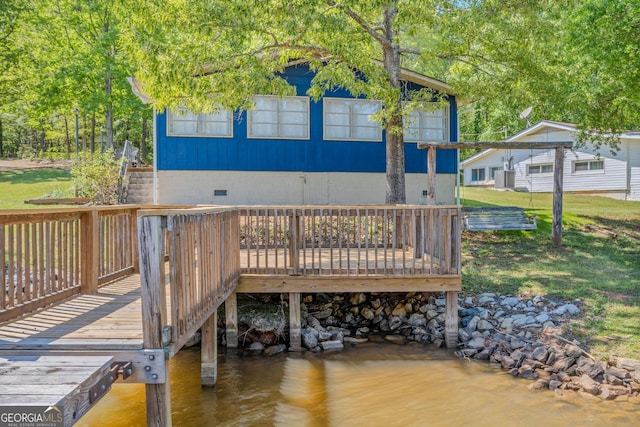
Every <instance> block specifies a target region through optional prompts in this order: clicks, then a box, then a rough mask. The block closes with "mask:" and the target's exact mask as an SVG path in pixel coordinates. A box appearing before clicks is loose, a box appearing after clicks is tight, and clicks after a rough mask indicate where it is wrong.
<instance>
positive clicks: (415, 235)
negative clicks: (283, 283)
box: [239, 205, 460, 276]
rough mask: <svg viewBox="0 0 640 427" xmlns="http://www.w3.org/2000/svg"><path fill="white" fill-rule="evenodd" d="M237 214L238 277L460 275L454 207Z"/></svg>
mask: <svg viewBox="0 0 640 427" xmlns="http://www.w3.org/2000/svg"><path fill="white" fill-rule="evenodd" d="M239 209H240V218H241V221H240V227H241V228H240V229H241V232H240V238H241V243H240V245H241V248H242V249H243V253H244V254H246V256H244V255H243V258H242V272H243V273H248V274H284V275H287V274H302V275H317V274H321V275H364V276H368V275H420V274H424V275H434V274H460V259H459V248H460V243H459V242H460V209H459V208H458V207H457V206H406V205H399V206H384V205H382V206H380V205H375V206H366V205H365V206H306V207H292V206H282V207H274V206H251V207H242V208H239Z"/></svg>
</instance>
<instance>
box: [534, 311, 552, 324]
mask: <svg viewBox="0 0 640 427" xmlns="http://www.w3.org/2000/svg"><path fill="white" fill-rule="evenodd" d="M535 319H536V322H538V323H544V322H546V321H548V320H549V319H551V318H550V317H549V315H548V314H547V313H540V314H539V315H537V316H536V317H535Z"/></svg>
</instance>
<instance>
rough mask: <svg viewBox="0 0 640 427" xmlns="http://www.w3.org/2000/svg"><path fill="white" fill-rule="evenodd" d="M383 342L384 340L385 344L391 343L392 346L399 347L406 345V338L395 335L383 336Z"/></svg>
mask: <svg viewBox="0 0 640 427" xmlns="http://www.w3.org/2000/svg"><path fill="white" fill-rule="evenodd" d="M384 340H385V341H387V342H390V343H392V344H400V345H403V344H406V343H407V338H406V337H404V336H402V335H396V334H393V335H385V336H384Z"/></svg>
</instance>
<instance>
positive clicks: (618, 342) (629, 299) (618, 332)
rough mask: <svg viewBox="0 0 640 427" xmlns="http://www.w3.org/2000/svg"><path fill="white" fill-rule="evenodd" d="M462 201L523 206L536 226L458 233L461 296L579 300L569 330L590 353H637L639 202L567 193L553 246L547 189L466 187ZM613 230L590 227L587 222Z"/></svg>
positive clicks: (638, 355) (639, 331) (639, 335)
mask: <svg viewBox="0 0 640 427" xmlns="http://www.w3.org/2000/svg"><path fill="white" fill-rule="evenodd" d="M462 196H463V200H462V203H463V205H465V206H479V205H497V206H520V207H523V208H525V210H526V211H527V213H529V214H536V215H537V217H538V230H535V231H529V232H524V231H501V232H475V233H464V235H463V239H462V240H463V245H462V246H463V247H462V252H463V268H462V273H463V289H464V292H465V293H469V294H476V293H481V292H497V293H501V294H514V295H545V296H547V297H549V298H556V299H562V300H575V299H578V300H580V302H581V304H583V312H582V315H581V316H580V318H579V319H575V320H574V321H572V322H571V324H570V326H569V329H568V330H567V334H568V335H571V336H574V337H576V338H577V339H578V340H580V341H581V343H582V344H583V345H584V346H586V347H587V348H588V349H589V351H590V352H592V353H595V354H598V355H600V356H606V355H609V354H617V355H620V356H627V357H634V358H640V202H624V201H618V200H613V199H609V198H605V197H595V196H578V195H564V198H563V200H564V203H563V210H564V212H563V246H562V247H559V248H557V247H554V246H553V245H552V244H551V219H552V214H551V207H552V197H551V195H550V194H533V195H532V196H531V195H530V194H528V193H516V192H499V191H495V190H490V189H470V188H465V189H464V190H463V194H462ZM587 224H592V225H596V226H597V227H600V228H603V229H607V230H610V231H613V232H616V233H617V234H618V236H617V237H616V238H612V237H610V236H607V235H604V234H600V233H595V232H589V231H587V230H586V228H585V225H587Z"/></svg>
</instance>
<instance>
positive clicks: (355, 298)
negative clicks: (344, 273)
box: [349, 292, 367, 305]
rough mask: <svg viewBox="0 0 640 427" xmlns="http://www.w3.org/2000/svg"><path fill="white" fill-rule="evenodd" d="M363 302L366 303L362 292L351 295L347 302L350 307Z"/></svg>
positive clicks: (365, 296)
mask: <svg viewBox="0 0 640 427" xmlns="http://www.w3.org/2000/svg"><path fill="white" fill-rule="evenodd" d="M365 301H367V295H365V294H364V292H360V293H357V294H353V295H351V297H350V298H349V302H350V303H351V305H359V304H362V303H363V302H365Z"/></svg>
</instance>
